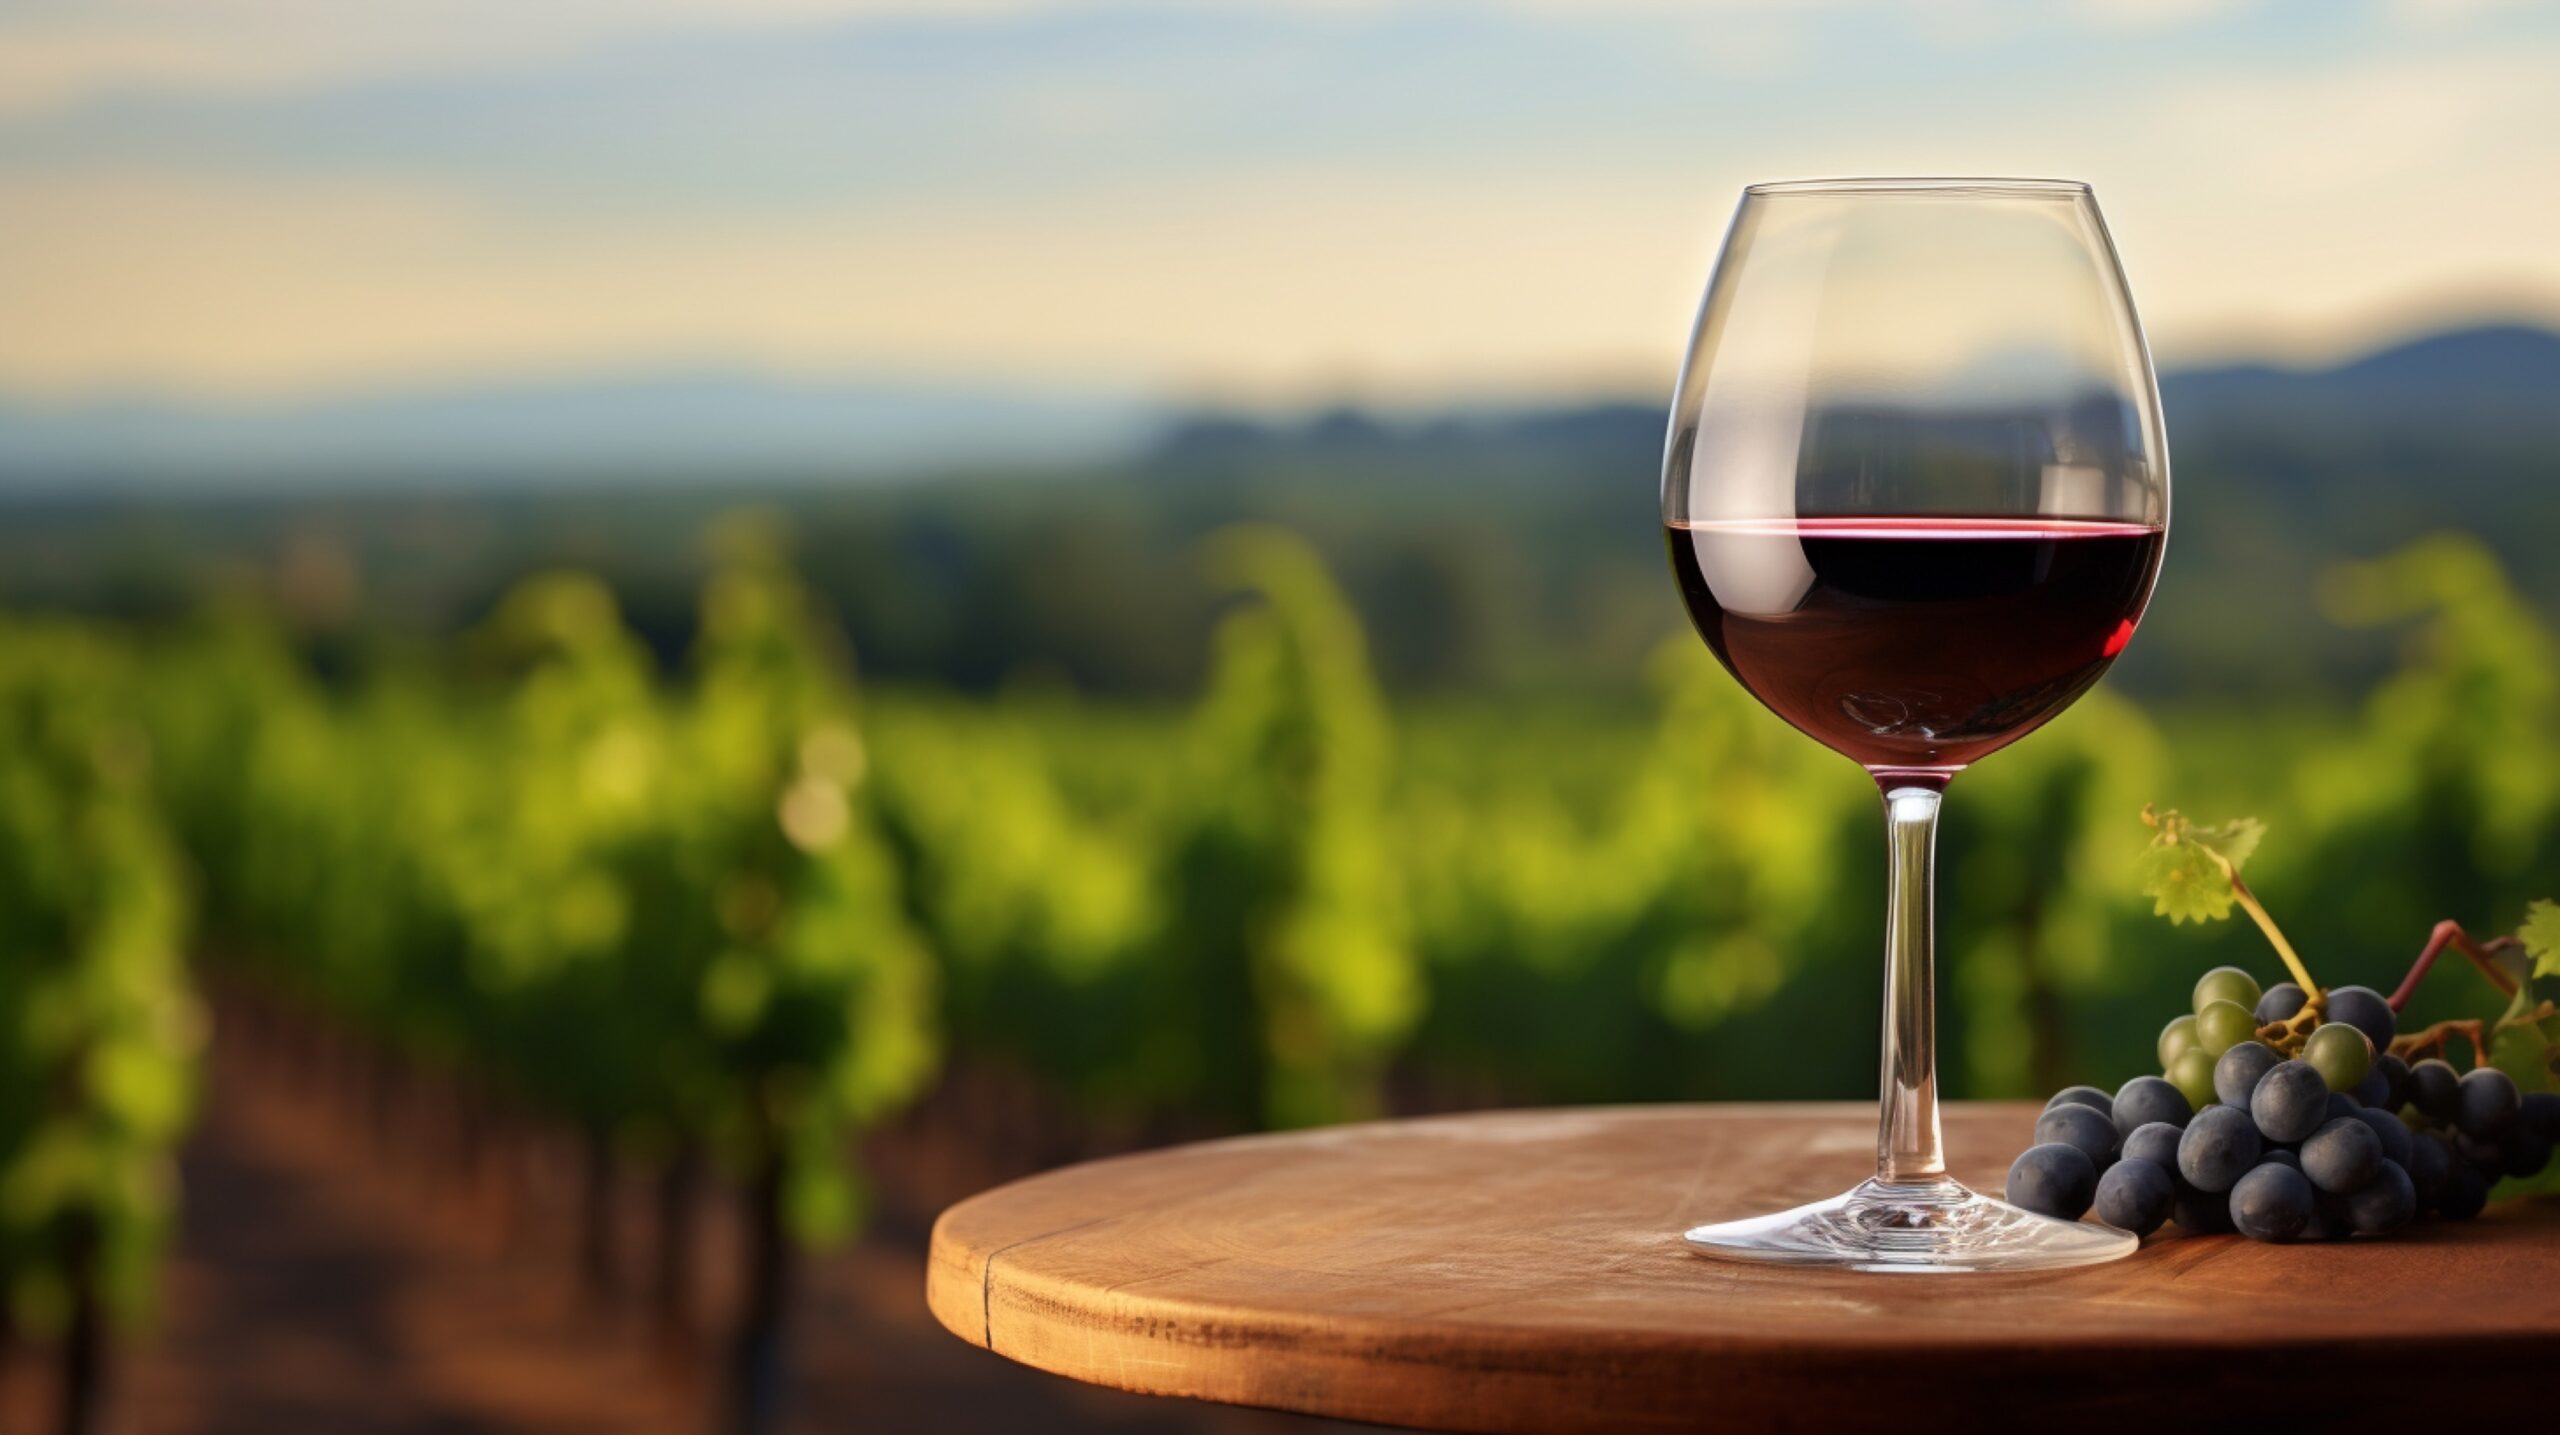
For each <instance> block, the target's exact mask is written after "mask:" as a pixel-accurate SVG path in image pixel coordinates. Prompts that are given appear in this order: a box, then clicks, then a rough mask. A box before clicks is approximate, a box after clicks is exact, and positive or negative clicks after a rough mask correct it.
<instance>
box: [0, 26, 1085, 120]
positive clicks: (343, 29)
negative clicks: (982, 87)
mask: <svg viewBox="0 0 2560 1435" xmlns="http://www.w3.org/2000/svg"><path fill="white" fill-rule="evenodd" d="M1035 8H1045V7H1043V6H1042V4H1041V0H539V3H523V2H522V0H375V3H366V4H341V3H335V0H97V3H81V4H76V5H73V4H51V5H37V6H34V7H31V8H28V9H25V10H22V11H18V12H15V13H12V14H10V15H9V16H7V17H6V18H0V119H6V118H11V117H20V116H26V115H32V114H42V113H46V112H49V111H53V110H58V109H62V108H65V107H67V106H70V105H73V104H76V103H78V102H80V101H82V100H86V99H91V98H94V97H98V96H102V95H109V94H117V93H132V92H147V93H176V94H205V95H241V94H262V93H273V92H277V91H290V90H295V89H304V88H313V87H321V86H332V85H345V84H354V83H362V82H366V81H375V80H383V79H390V78H396V77H400V76H409V75H420V74H436V73H444V72H453V71H466V72H467V71H484V70H490V69H509V68H519V67H524V66H531V65H540V64H544V63H550V62H556V61H559V60H561V59H564V58H567V57H569V56H573V55H576V54H578V53H580V52H582V51H585V50H588V49H591V48H593V47H595V46H597V45H601V44H607V43H611V42H615V41H620V40H626V39H631V38H635V37H646V36H651V35H661V34H670V33H683V32H688V31H692V32H702V31H712V32H718V31H733V30H747V29H762V28H774V27H790V26H808V25H820V24H833V23H841V22H846V21H859V20H866V19H884V18H892V17H898V16H924V15H931V16H934V17H937V18H940V19H945V20H949V19H965V18H970V17H984V16H991V15H1003V14H1007V13H1012V12H1017V11H1022V10H1028V9H1035Z"/></svg>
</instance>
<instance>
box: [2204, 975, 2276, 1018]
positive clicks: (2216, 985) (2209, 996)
mask: <svg viewBox="0 0 2560 1435" xmlns="http://www.w3.org/2000/svg"><path fill="white" fill-rule="evenodd" d="M2259 996H2260V992H2259V991H2258V979H2257V978H2256V977H2253V976H2251V975H2249V974H2248V973H2247V972H2244V971H2242V970H2240V969H2239V968H2238V967H2215V968H2214V969H2213V970H2212V971H2209V972H2207V973H2205V974H2204V975H2203V976H2200V977H2198V978H2196V991H2195V997H2194V1000H2193V1005H2194V1007H2195V1009H2196V1011H2197V1012H2199V1013H2201V1012H2203V1010H2204V1009H2205V1008H2206V1007H2208V1006H2210V1005H2212V1004H2213V1003H2215V1002H2218V1001H2219V1002H2230V1003H2233V1004H2234V1005H2236V1006H2239V1007H2241V1008H2243V1009H2246V1010H2249V1011H2255V1010H2257V1006H2258V997H2259Z"/></svg>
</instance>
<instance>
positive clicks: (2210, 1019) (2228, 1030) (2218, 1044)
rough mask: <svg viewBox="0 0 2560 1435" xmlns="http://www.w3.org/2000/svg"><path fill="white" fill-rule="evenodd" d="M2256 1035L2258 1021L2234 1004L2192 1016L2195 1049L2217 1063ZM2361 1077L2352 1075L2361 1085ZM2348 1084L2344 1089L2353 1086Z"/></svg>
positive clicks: (2213, 1004)
mask: <svg viewBox="0 0 2560 1435" xmlns="http://www.w3.org/2000/svg"><path fill="white" fill-rule="evenodd" d="M2257 1034H2258V1019H2257V1018H2256V1017H2254V1016H2252V1015H2250V1014H2249V1009H2248V1008H2247V1007H2244V1006H2242V1005H2240V1004H2239V1003H2238V1002H2235V1001H2220V1000H2216V1001H2209V1002H2206V1003H2205V1004H2204V1010H2202V1011H2200V1012H2197V1013H2196V1048H2197V1049H2198V1050H2200V1051H2202V1052H2203V1053H2204V1054H2205V1055H2207V1056H2210V1057H2213V1058H2216V1059H2217V1060H2218V1059H2220V1057H2221V1056H2222V1054H2223V1053H2224V1052H2226V1051H2229V1050H2230V1049H2231V1048H2233V1047H2235V1046H2238V1045H2239V1044H2240V1043H2242V1042H2244V1041H2247V1040H2249V1039H2250V1038H2251V1037H2253V1036H2256V1035H2257ZM2363 1079H2364V1073H2362V1072H2358V1073H2356V1080H2357V1081H2362V1080H2363ZM2354 1084H2355V1083H2354V1082H2349V1083H2348V1085H2350V1086H2352V1085H2354Z"/></svg>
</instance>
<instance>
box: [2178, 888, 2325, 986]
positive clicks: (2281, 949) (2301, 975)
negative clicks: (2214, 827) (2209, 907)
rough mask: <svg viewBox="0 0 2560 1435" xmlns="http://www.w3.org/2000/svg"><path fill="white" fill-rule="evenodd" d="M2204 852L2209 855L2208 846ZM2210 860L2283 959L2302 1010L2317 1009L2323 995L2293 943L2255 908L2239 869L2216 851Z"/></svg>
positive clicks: (2255, 898) (2264, 911)
mask: <svg viewBox="0 0 2560 1435" xmlns="http://www.w3.org/2000/svg"><path fill="white" fill-rule="evenodd" d="M2205 850H2206V851H2207V852H2213V849H2212V848H2210V847H2208V848H2206V849H2205ZM2213 860H2214V861H2216V862H2218V863H2220V864H2221V865H2222V870H2223V871H2225V872H2228V873H2230V874H2231V895H2232V896H2233V897H2235V898H2237V899H2239V902H2240V910H2241V911H2244V912H2246V913H2248V914H2249V920H2250V921H2252V922H2255V923H2257V924H2258V930H2259V931H2260V932H2262V933H2264V934H2266V938H2267V945H2268V946H2271V947H2273V948H2275V949H2276V955H2277V956H2279V957H2282V958H2284V965H2285V970H2286V971H2289V972H2291V973H2293V979H2294V981H2295V982H2296V983H2298V984H2299V985H2300V986H2301V988H2302V994H2303V996H2304V997H2305V998H2306V999H2307V1000H2306V1001H2305V1002H2304V1004H2303V1008H2302V1009H2303V1010H2304V1011H2311V1010H2312V1009H2313V1008H2315V1007H2317V1006H2319V1005H2320V1004H2321V998H2322V997H2323V996H2324V995H2325V993H2323V992H2322V991H2321V990H2320V984H2319V983H2318V982H2315V981H2313V980H2312V979H2311V969H2310V968H2309V967H2306V966H2304V965H2303V964H2302V958H2301V957H2299V956H2297V955H2295V953H2294V950H2293V943H2291V942H2288V941H2286V940H2285V939H2284V933H2283V932H2282V931H2280V930H2278V929H2277V927H2276V919H2275V918H2273V917H2270V916H2268V915H2267V909H2266V908H2264V907H2262V906H2260V905H2258V894H2257V893H2255V892H2252V891H2250V890H2249V884H2248V883H2246V882H2243V881H2241V880H2240V869H2239V868H2238V867H2235V866H2233V865H2232V864H2231V859H2230V858H2228V857H2225V856H2223V855H2222V854H2221V853H2219V852H2213Z"/></svg>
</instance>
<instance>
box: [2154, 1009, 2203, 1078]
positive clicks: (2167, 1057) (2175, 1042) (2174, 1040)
mask: <svg viewBox="0 0 2560 1435" xmlns="http://www.w3.org/2000/svg"><path fill="white" fill-rule="evenodd" d="M2195 1044H2196V1019H2195V1018H2194V1017H2191V1016H2181V1017H2172V1018H2170V1021H2169V1024H2168V1025H2167V1026H2164V1027H2162V1028H2160V1045H2159V1052H2160V1069H2161V1070H2162V1071H2166V1070H2168V1069H2169V1063H2171V1062H2173V1061H2176V1060H2177V1059H2178V1054H2179V1053H2180V1052H2183V1051H2188V1050H2192V1049H2193V1048H2194V1046H2195Z"/></svg>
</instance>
